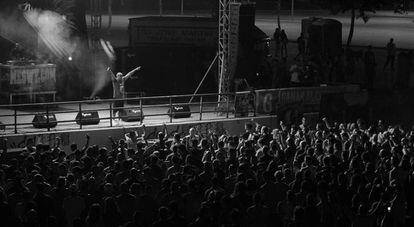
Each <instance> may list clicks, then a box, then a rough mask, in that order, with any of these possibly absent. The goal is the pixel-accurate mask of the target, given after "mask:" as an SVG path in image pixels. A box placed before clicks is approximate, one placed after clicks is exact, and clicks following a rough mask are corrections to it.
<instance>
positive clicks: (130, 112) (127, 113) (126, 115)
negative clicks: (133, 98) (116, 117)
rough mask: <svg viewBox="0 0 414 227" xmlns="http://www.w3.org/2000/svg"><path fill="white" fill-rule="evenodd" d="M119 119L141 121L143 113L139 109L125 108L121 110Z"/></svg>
mask: <svg viewBox="0 0 414 227" xmlns="http://www.w3.org/2000/svg"><path fill="white" fill-rule="evenodd" d="M121 119H122V120H123V121H127V122H130V121H141V120H143V119H144V114H143V113H142V112H141V109H139V108H136V109H127V110H124V111H122V112H121Z"/></svg>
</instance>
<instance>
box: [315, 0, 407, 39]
mask: <svg viewBox="0 0 414 227" xmlns="http://www.w3.org/2000/svg"><path fill="white" fill-rule="evenodd" d="M384 1H386V0H319V1H318V2H319V4H320V5H321V6H322V7H323V8H328V9H330V10H331V12H332V13H333V14H340V13H350V16H351V25H350V29H349V35H348V40H347V42H346V45H347V46H350V45H351V42H352V37H353V36H354V30H355V20H356V19H358V18H361V19H362V20H363V21H364V23H366V22H368V20H369V14H367V13H375V11H376V9H378V8H379V7H381V5H382V3H383V2H384ZM398 1H399V0H398Z"/></svg>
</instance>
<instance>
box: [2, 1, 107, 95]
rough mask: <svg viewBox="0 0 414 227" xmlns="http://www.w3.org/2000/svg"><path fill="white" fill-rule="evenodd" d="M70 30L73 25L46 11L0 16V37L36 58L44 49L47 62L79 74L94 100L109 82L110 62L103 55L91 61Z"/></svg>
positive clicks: (35, 10)
mask: <svg viewBox="0 0 414 227" xmlns="http://www.w3.org/2000/svg"><path fill="white" fill-rule="evenodd" d="M74 29H75V28H74V25H73V23H71V22H70V21H69V20H66V18H65V16H63V15H61V14H59V13H56V12H53V11H49V10H40V9H30V10H27V11H25V12H22V11H19V10H17V9H16V10H15V11H13V12H11V13H7V14H6V13H2V12H0V35H2V36H3V37H4V38H6V39H8V40H10V41H11V42H14V43H20V44H21V45H22V46H23V47H24V48H26V49H28V50H31V51H32V52H33V53H34V55H36V56H39V55H42V54H46V53H45V50H44V49H46V48H47V50H49V52H50V53H52V54H53V58H51V59H49V60H50V62H54V63H58V62H61V63H62V62H66V63H69V64H71V65H72V66H74V67H76V68H77V69H78V72H79V73H80V78H81V81H79V82H80V83H82V82H83V83H85V85H87V86H88V87H89V88H90V90H92V95H91V96H92V97H94V96H96V95H97V94H98V93H99V92H100V91H101V90H102V89H103V88H104V87H105V86H106V85H107V84H108V83H109V82H110V77H109V76H108V75H107V72H106V68H107V66H108V65H110V63H111V62H112V61H113V59H109V58H108V56H105V55H98V56H95V57H94V58H93V55H92V54H91V53H90V51H89V49H88V48H87V46H88V43H86V42H82V41H81V39H80V38H79V37H75V36H73V35H72V33H73V31H74ZM36 34H38V37H39V39H40V42H39V41H38V38H37V36H36ZM38 45H39V48H38ZM43 47H45V48H43ZM40 53H42V54H40ZM69 57H71V58H72V59H73V61H72V62H67V60H68V58H69ZM93 61H94V62H95V64H93ZM66 76H73V75H66Z"/></svg>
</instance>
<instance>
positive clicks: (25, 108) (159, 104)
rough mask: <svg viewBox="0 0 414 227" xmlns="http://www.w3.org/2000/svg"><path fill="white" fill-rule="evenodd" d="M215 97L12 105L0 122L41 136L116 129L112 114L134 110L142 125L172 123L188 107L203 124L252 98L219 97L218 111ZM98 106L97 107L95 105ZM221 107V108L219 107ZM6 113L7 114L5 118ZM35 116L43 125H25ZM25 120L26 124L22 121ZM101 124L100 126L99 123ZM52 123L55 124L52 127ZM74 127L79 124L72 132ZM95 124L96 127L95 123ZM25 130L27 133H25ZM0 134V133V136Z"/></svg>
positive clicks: (1, 109) (1, 111) (1, 110)
mask: <svg viewBox="0 0 414 227" xmlns="http://www.w3.org/2000/svg"><path fill="white" fill-rule="evenodd" d="M218 95H219V94H218V93H209V94H197V95H170V96H151V97H136V98H123V99H103V100H83V101H71V102H50V103H30V104H15V105H0V122H3V124H2V127H3V128H4V131H3V134H4V132H6V133H14V134H18V133H26V132H43V131H51V129H53V128H54V127H56V125H60V124H66V125H67V126H68V127H69V125H70V123H72V124H71V125H70V126H71V127H69V128H63V127H62V128H61V130H56V131H64V130H69V129H82V128H83V127H84V126H85V125H87V124H86V123H84V121H83V120H85V119H86V118H87V120H89V121H98V123H97V125H100V126H102V125H103V126H104V127H116V125H114V120H117V119H120V118H121V116H115V115H114V112H115V111H114V110H118V111H120V112H119V114H121V112H122V113H125V111H127V110H137V111H138V112H139V113H140V114H141V116H140V117H139V120H137V122H139V123H140V124H142V123H145V120H144V118H145V119H147V118H151V117H154V118H156V117H158V118H159V117H162V116H168V118H163V119H161V121H162V123H167V122H169V123H173V122H174V117H175V114H176V113H174V112H173V111H172V110H173V108H174V107H180V106H181V107H183V106H188V107H189V109H187V110H188V111H186V112H187V113H189V114H191V115H193V114H199V117H198V118H194V117H192V118H191V121H201V120H204V116H205V115H206V114H207V113H217V115H220V116H221V117H224V118H230V117H232V116H233V117H235V116H236V114H234V113H235V109H236V107H235V103H236V102H235V100H236V99H237V98H238V97H247V96H249V95H251V93H250V92H248V91H246V92H237V93H228V94H221V95H227V96H228V97H229V99H227V100H228V101H227V103H225V104H224V106H226V108H225V109H224V110H223V109H222V108H220V110H218V109H217V108H216V107H217V106H218V104H219V102H218V101H217V100H218ZM190 98H193V99H192V100H193V101H192V102H191V103H189V102H188V100H190ZM115 102H123V103H124V104H125V103H131V102H134V104H127V105H125V106H124V107H120V108H119V107H116V106H115V105H114V103H115ZM97 104H99V105H97ZM222 105H223V104H222ZM62 106H63V107H66V108H64V110H60V108H57V107H62ZM32 108H38V109H36V110H34V111H33V110H31V109H32ZM145 109H147V110H148V109H152V110H157V111H152V113H151V112H149V111H147V112H145V111H144V110H145ZM94 111H95V112H100V113H102V115H104V116H102V117H100V116H99V114H98V116H88V117H87V116H86V115H84V114H82V113H84V112H94ZM5 113H7V114H5ZM37 114H39V115H41V116H44V117H43V119H42V122H41V123H42V124H43V125H44V126H43V127H41V128H35V127H34V125H33V122H31V121H30V122H27V119H28V116H33V117H35V116H36V115H37ZM65 114H71V115H72V114H77V115H76V117H75V118H74V117H73V116H63V115H65ZM59 115H60V117H56V118H55V116H59ZM250 115H252V116H255V115H256V113H255V108H254V106H252V107H251V108H250V110H248V113H247V116H250ZM24 120H26V121H24ZM102 120H103V121H105V120H107V121H109V122H104V124H102V122H101V121H102ZM51 123H56V124H55V125H54V126H53V125H52V124H51ZM74 123H76V124H78V126H76V127H75V128H73V125H75V124H74ZM95 124H96V123H95ZM24 130H26V131H24ZM0 133H1V132H0Z"/></svg>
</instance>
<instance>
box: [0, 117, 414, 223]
mask: <svg viewBox="0 0 414 227" xmlns="http://www.w3.org/2000/svg"><path fill="white" fill-rule="evenodd" d="M143 129H145V127H143ZM139 130H142V129H139ZM139 134H140V133H139V132H137V131H131V132H130V133H127V134H126V135H125V138H122V139H120V140H117V141H116V140H114V139H111V140H110V141H111V143H110V144H112V145H111V147H104V146H102V145H99V144H96V145H91V144H89V141H90V138H89V136H88V135H86V139H85V140H86V144H85V145H84V146H83V147H81V145H80V144H72V145H71V146H70V150H63V149H62V148H61V146H60V143H57V144H56V147H52V148H49V147H47V146H45V145H42V144H36V145H32V144H28V146H27V147H26V148H24V149H23V151H22V152H21V153H20V154H19V155H18V156H17V157H16V158H8V155H7V149H6V148H5V150H4V151H3V152H2V156H1V167H0V220H1V225H2V226H31V227H32V226H33V227H35V226H45V227H52V226H73V227H80V226H85V227H86V226H87V227H92V226H107V227H118V226H128V227H130V226H131V227H132V226H134V227H137V226H154V227H160V226H234V227H235V226H292V227H301V226H303V227H308V226H309V227H314V226H355V227H356V226H364V227H370V226H372V227H374V226H392V227H397V226H413V211H414V195H413V193H412V192H414V175H413V168H414V163H413V146H414V128H403V127H401V126H387V125H385V124H384V123H383V122H381V121H380V122H378V123H375V124H372V125H368V124H365V123H364V122H363V121H361V120H357V121H356V122H355V123H348V124H345V123H335V122H329V121H328V120H327V119H323V120H322V121H321V122H319V123H317V124H315V125H310V124H309V122H307V120H306V119H305V118H303V119H302V121H301V122H300V124H298V125H290V126H288V125H285V124H284V123H283V122H281V123H280V125H278V126H277V127H276V128H275V129H271V128H269V127H267V126H262V125H260V124H257V123H255V122H254V121H251V122H248V123H246V124H245V131H243V132H240V135H228V133H223V134H221V135H219V134H217V133H215V132H213V131H210V132H209V133H208V134H205V135H202V134H200V133H199V132H198V130H197V129H196V128H191V129H190V130H189V132H188V134H187V135H183V134H178V133H176V134H174V135H173V136H172V138H169V136H168V132H167V128H166V127H165V130H164V131H162V132H159V133H158V138H157V139H156V140H154V141H147V139H146V136H145V133H142V135H139ZM57 139H58V141H59V138H57Z"/></svg>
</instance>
